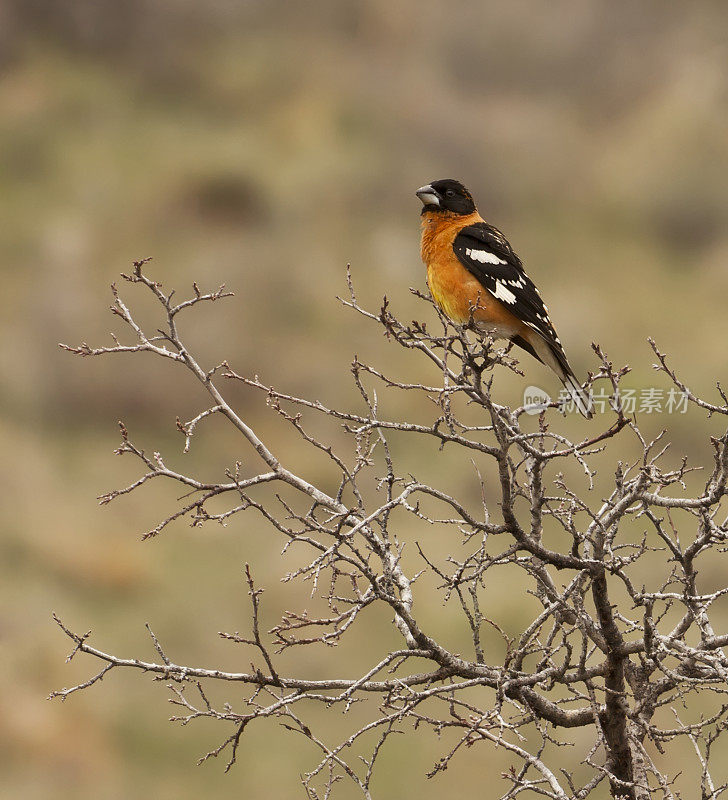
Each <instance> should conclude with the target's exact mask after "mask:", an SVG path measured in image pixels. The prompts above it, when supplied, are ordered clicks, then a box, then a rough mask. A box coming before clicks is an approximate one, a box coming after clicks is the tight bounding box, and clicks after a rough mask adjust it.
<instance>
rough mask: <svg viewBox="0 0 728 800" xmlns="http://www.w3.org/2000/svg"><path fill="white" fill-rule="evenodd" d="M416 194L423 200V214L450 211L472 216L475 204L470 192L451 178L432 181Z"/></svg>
mask: <svg viewBox="0 0 728 800" xmlns="http://www.w3.org/2000/svg"><path fill="white" fill-rule="evenodd" d="M415 194H416V195H417V197H419V198H420V200H422V205H423V208H422V213H423V214H424V213H425V212H428V211H435V212H436V211H449V212H450V213H451V214H459V215H465V214H472V213H473V212H474V211H475V203H474V202H473V198H472V196H471V194H470V192H469V191H468V190H467V189H466V188H465V187H464V186H463V185H462V183H460V182H459V181H454V180H452V179H450V178H448V179H447V180H443V181H432V183H428V184H427V185H426V186H422V187H421V188H419V189H418V190H417V191H416V192H415Z"/></svg>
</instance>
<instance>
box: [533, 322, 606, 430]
mask: <svg viewBox="0 0 728 800" xmlns="http://www.w3.org/2000/svg"><path fill="white" fill-rule="evenodd" d="M527 344H528V347H526V349H527V350H528V351H529V352H530V353H532V354H533V355H535V356H536V358H537V359H538V360H539V361H542V362H543V363H544V364H546V366H547V367H550V368H551V369H552V370H553V371H554V372H555V373H556V374H557V375H558V376H559V378H560V380H561V383H563V384H564V388H565V389H566V391H567V392H568V393H569V396H570V397H571V399H572V400H573V401H574V405H575V406H576V408H577V409H578V411H579V413H580V414H582V415H583V416H585V417H586V418H587V419H591V418H592V417H593V416H594V414H593V413H592V401H591V398H590V397H589V395H587V393H586V392H585V391H584V390H583V389H582V388H581V384H580V383H579V381H578V380H577V379H576V376H575V375H574V372H573V370H572V369H571V367H570V366H569V362H568V361H567V360H566V354H565V353H564V350H563V348H562V347H561V346H560V344H558V343H552V342H548V341H546V339H544V338H542V337H541V336H534V337H533V339H532V340H531V341H530V342H528V343H527ZM520 346H521V347H524V345H523V344H520Z"/></svg>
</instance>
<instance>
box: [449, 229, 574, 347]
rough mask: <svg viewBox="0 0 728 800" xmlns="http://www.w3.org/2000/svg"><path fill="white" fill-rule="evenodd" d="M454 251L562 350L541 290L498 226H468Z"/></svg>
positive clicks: (497, 295) (515, 311) (520, 316)
mask: <svg viewBox="0 0 728 800" xmlns="http://www.w3.org/2000/svg"><path fill="white" fill-rule="evenodd" d="M453 250H454V251H455V255H456V256H457V257H458V259H459V260H460V263H461V264H462V265H463V266H464V267H465V268H466V269H467V270H468V272H470V273H472V274H473V275H474V276H475V277H476V278H477V279H478V281H480V283H482V284H483V286H484V287H485V288H486V289H487V290H488V291H489V292H490V294H492V295H493V297H495V298H497V299H498V300H500V301H501V302H502V303H503V304H504V305H505V307H506V308H507V309H509V311H512V312H513V314H514V315H515V316H516V317H518V319H520V320H521V321H522V322H525V323H526V325H528V326H529V327H530V328H533V330H535V331H536V332H537V333H539V334H540V335H541V336H542V337H543V338H544V339H545V340H546V341H547V342H548V343H549V344H550V345H551V346H552V347H553V348H554V349H555V350H556V351H557V352H559V351H561V353H563V349H562V347H561V342H560V341H559V337H558V336H557V335H556V331H555V330H554V326H553V325H552V324H551V320H550V319H549V313H548V309H547V308H546V305H545V304H544V302H543V300H542V299H541V295H540V294H539V293H538V289H537V288H536V287H535V285H534V283H533V281H532V280H531V279H530V278H529V277H528V275H526V273H525V272H524V271H523V265H522V264H521V259H520V258H519V257H518V256H517V255H516V254H515V253H514V252H513V248H512V247H511V246H510V244H508V241H507V240H506V237H505V236H503V234H502V233H501V232H500V231H499V230H498V229H497V228H494V227H493V226H492V225H488V223H487V222H477V223H475V224H474V225H468V226H467V227H466V228H463V229H462V230H461V231H460V233H459V234H458V235H457V236H456V237H455V241H454V242H453Z"/></svg>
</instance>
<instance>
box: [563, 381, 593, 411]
mask: <svg viewBox="0 0 728 800" xmlns="http://www.w3.org/2000/svg"><path fill="white" fill-rule="evenodd" d="M563 372H564V374H563V375H562V376H560V377H561V382H562V383H563V384H564V387H565V388H566V390H567V391H568V393H569V395H570V396H571V399H572V400H573V401H574V405H575V406H576V407H577V409H578V410H579V413H580V414H582V415H583V416H585V417H586V418H587V419H591V418H592V417H593V416H594V413H593V411H592V401H591V398H590V397H589V395H587V393H586V392H585V391H584V390H583V389H582V387H581V384H580V383H579V381H578V380H577V379H576V377H575V376H574V373H573V372H572V371H571V369H569V370H564V371H563Z"/></svg>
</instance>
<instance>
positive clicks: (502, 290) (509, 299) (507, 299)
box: [495, 281, 516, 305]
mask: <svg viewBox="0 0 728 800" xmlns="http://www.w3.org/2000/svg"><path fill="white" fill-rule="evenodd" d="M495 296H496V297H497V298H498V299H499V300H503V302H504V303H510V304H511V305H513V303H515V302H516V296H515V294H513V292H512V291H511V290H510V289H507V288H506V286H505V284H503V283H502V282H501V281H496V282H495Z"/></svg>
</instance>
